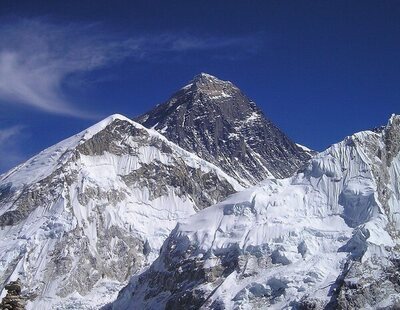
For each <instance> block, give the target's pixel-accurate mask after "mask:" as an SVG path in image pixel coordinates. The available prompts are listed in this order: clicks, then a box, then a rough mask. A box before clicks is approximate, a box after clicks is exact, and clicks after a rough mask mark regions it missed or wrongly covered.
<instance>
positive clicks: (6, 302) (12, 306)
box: [0, 279, 26, 310]
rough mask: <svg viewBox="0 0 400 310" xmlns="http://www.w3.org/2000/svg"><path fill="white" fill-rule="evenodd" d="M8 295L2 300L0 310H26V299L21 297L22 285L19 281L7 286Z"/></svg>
mask: <svg viewBox="0 0 400 310" xmlns="http://www.w3.org/2000/svg"><path fill="white" fill-rule="evenodd" d="M5 289H6V290H7V295H6V296H5V297H4V298H3V299H2V301H1V303H0V309H2V310H23V309H25V303H26V301H25V298H24V296H21V290H22V283H21V281H20V280H19V279H18V280H17V281H12V282H10V283H8V284H6V285H5Z"/></svg>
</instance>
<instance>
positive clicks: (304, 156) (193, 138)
mask: <svg viewBox="0 0 400 310" xmlns="http://www.w3.org/2000/svg"><path fill="white" fill-rule="evenodd" d="M136 121H137V122H139V123H141V124H142V125H144V126H145V127H147V128H153V129H155V130H157V131H158V132H160V133H162V134H163V135H164V136H165V137H167V139H168V140H170V141H172V142H174V143H176V144H178V145H179V146H181V147H182V148H184V149H185V150H187V151H190V152H192V153H195V154H197V155H198V156H199V157H201V158H203V159H205V160H207V161H209V162H211V163H214V164H216V165H217V166H219V167H221V168H222V169H223V170H224V171H225V172H226V173H228V174H229V175H231V176H232V177H234V178H236V179H237V180H238V181H239V182H240V183H241V184H243V185H250V184H253V185H254V184H256V183H257V182H259V181H262V180H264V179H265V178H267V177H277V178H281V177H288V176H290V175H292V174H293V173H294V172H295V171H296V170H297V169H298V168H299V167H300V166H301V165H302V164H304V163H305V162H306V161H307V160H308V159H309V158H310V154H309V152H307V151H305V150H304V149H303V148H301V147H299V146H297V145H296V144H295V143H293V142H292V141H290V140H289V138H287V137H286V136H285V134H284V133H283V132H282V131H280V130H279V129H278V128H277V127H276V126H275V125H274V124H273V123H272V122H271V121H269V120H268V119H266V118H265V117H264V115H263V113H262V111H261V110H260V109H259V108H258V107H257V106H256V104H255V103H254V102H252V101H251V100H249V99H248V98H247V97H246V96H245V95H244V94H243V93H242V92H241V91H240V90H239V89H238V88H237V87H236V86H235V85H233V84H232V83H231V82H226V81H221V80H219V79H217V78H216V77H214V76H211V75H209V74H205V73H202V74H200V75H198V76H196V77H195V78H194V79H193V81H192V82H191V83H190V84H189V85H187V86H185V87H183V88H182V89H181V90H179V91H178V92H177V93H175V94H174V95H173V96H172V97H171V98H170V99H169V100H168V101H167V102H166V103H164V104H162V105H159V106H157V107H156V108H155V109H153V110H152V111H150V112H149V113H146V114H144V115H142V116H140V117H138V118H137V119H136Z"/></svg>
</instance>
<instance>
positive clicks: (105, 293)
mask: <svg viewBox="0 0 400 310" xmlns="http://www.w3.org/2000/svg"><path fill="white" fill-rule="evenodd" d="M241 189H242V187H241V186H240V185H239V184H238V182H236V181H235V180H234V179H233V178H231V177H229V176H228V175H227V174H226V173H224V172H223V171H222V170H221V169H219V168H217V167H216V166H214V165H212V164H210V163H208V162H206V161H204V160H202V159H200V158H198V157H197V156H196V155H193V154H191V153H189V152H187V151H185V150H183V149H181V148H180V147H178V146H176V145H175V144H173V143H171V142H169V141H167V139H165V138H164V137H163V136H161V135H160V134H159V133H157V132H156V131H153V130H149V129H147V128H145V127H143V126H142V125H139V124H137V123H134V122H132V121H130V120H129V119H127V118H125V117H123V116H120V115H113V116H111V117H109V118H107V119H105V120H104V121H102V122H100V123H98V124H96V125H94V126H93V127H91V128H89V129H88V130H86V131H84V132H81V133H79V134H77V135H75V136H73V137H71V138H69V139H67V140H64V141H62V142H60V143H59V144H57V145H55V146H53V147H50V148H48V149H46V150H44V151H43V152H41V153H40V154H38V155H37V156H35V157H33V158H32V159H30V160H28V161H27V162H26V163H24V164H22V165H20V166H18V167H17V168H15V169H13V170H11V171H9V172H8V173H6V174H4V175H2V176H0V290H2V291H3V292H2V297H4V295H5V291H4V286H5V284H6V283H8V282H10V281H13V280H17V278H20V280H21V283H22V287H23V293H24V295H25V296H28V298H29V300H30V301H29V303H28V308H35V309H56V308H68V307H73V308H85V307H89V305H90V304H92V305H93V306H96V305H97V306H98V305H101V304H104V303H105V302H108V301H109V300H110V298H113V297H112V293H113V292H114V293H115V292H117V291H118V289H119V288H120V287H121V285H122V284H124V283H126V282H125V281H126V280H127V279H128V278H129V277H130V276H131V275H132V273H135V272H137V271H138V270H140V269H141V268H143V266H145V265H146V264H148V263H150V262H152V261H153V260H154V258H155V257H156V255H157V254H158V251H159V248H160V246H161V245H162V243H163V241H164V239H165V238H166V237H167V236H168V234H169V233H170V231H171V230H172V229H173V227H174V226H175V224H176V221H177V220H179V219H183V218H186V217H188V216H189V215H192V214H194V213H195V212H196V211H197V210H199V209H202V208H204V207H207V206H209V205H211V204H213V203H216V202H218V201H219V200H221V199H222V198H225V197H226V196H228V195H229V194H231V193H233V192H235V191H237V190H241Z"/></svg>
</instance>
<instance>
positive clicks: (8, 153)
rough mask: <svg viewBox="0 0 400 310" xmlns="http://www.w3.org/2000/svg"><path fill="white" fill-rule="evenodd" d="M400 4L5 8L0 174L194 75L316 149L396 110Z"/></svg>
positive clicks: (0, 10)
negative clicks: (224, 88) (224, 85)
mask: <svg viewBox="0 0 400 310" xmlns="http://www.w3.org/2000/svg"><path fill="white" fill-rule="evenodd" d="M399 16H400V2H399V1H394V0H393V1H385V0H382V1H340V0H336V1H323V0H321V1H303V0H301V1H299V0H293V1H285V0H276V1H265V0H264V1H205V0H204V1H151V0H147V1H112V2H111V1H101V0H100V1H85V0H80V1H44V0H41V1H22V0H21V1H9V0H3V1H1V3H0V172H2V171H5V170H6V169H9V168H11V167H12V166H14V165H16V164H17V163H19V162H21V161H23V160H25V159H27V158H28V157H30V156H32V155H34V154H35V153H37V152H39V151H40V150H42V149H43V148H45V147H47V146H50V145H52V144H54V143H56V142H58V141H60V140H62V139H64V138H66V137H68V136H71V135H73V134H75V133H77V132H79V131H81V130H83V129H85V128H86V127H88V126H90V125H91V124H93V123H95V122H96V121H98V120H100V119H102V118H104V117H106V116H107V115H109V114H113V113H121V114H124V115H126V116H131V117H134V116H136V115H139V114H141V113H143V112H146V111H148V110H149V109H151V108H152V107H153V106H154V105H156V104H158V103H161V102H163V101H165V100H166V99H168V97H169V96H170V95H171V94H172V93H173V92H174V91H176V90H177V89H178V88H180V87H181V86H183V85H185V84H186V83H187V82H188V81H189V80H190V79H191V78H192V77H193V76H194V75H196V74H198V73H199V72H207V73H210V74H213V75H215V76H217V77H219V78H221V79H225V80H230V81H232V82H234V83H235V84H236V85H237V86H239V87H240V88H241V89H242V90H243V91H244V92H245V93H246V94H247V95H248V96H249V97H250V98H251V99H253V100H254V101H255V102H256V103H257V104H258V105H259V106H260V107H261V108H262V109H263V111H264V112H265V114H266V115H267V117H269V118H270V119H271V120H272V121H273V122H275V123H276V124H277V125H278V126H279V127H280V128H281V129H282V130H284V131H285V132H286V133H287V134H288V135H289V136H290V137H291V138H292V139H293V140H295V141H296V142H299V143H301V144H304V145H306V146H308V147H310V148H313V149H316V150H323V149H324V148H326V147H328V146H329V145H330V144H332V143H335V142H337V141H340V140H342V139H343V138H344V137H345V136H346V135H349V134H351V133H353V132H356V131H359V130H363V129H368V128H371V127H374V126H379V125H382V124H385V123H386V122H387V119H388V118H389V116H390V114H391V113H400V111H399V110H400V109H399V107H400V88H399V81H400V76H399V75H400V18H399Z"/></svg>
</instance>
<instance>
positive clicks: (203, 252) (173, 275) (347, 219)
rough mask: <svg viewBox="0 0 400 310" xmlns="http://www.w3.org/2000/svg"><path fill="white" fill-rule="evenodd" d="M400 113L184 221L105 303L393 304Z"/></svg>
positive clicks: (399, 230)
mask: <svg viewBox="0 0 400 310" xmlns="http://www.w3.org/2000/svg"><path fill="white" fill-rule="evenodd" d="M399 180H400V116H398V115H393V116H392V117H391V118H390V120H389V122H388V124H387V125H386V126H385V129H384V130H383V131H382V132H381V133H377V132H373V131H364V132H359V133H356V134H354V135H352V136H349V137H347V138H345V139H344V140H343V141H342V142H339V143H337V144H334V145H332V146H331V147H330V148H328V149H327V150H325V151H323V152H321V153H319V154H317V155H316V156H315V157H313V158H312V159H311V160H310V161H309V163H308V164H307V165H306V166H304V168H303V169H301V170H300V171H299V172H298V173H297V174H295V175H294V176H293V177H291V178H287V179H282V180H278V179H269V180H265V181H264V182H262V183H260V184H259V185H257V186H254V187H252V188H249V189H246V190H244V191H242V192H239V193H237V194H234V195H232V196H230V197H229V198H227V199H226V200H225V201H223V202H221V203H219V204H216V205H214V206H212V207H209V208H207V209H205V210H203V211H201V212H199V213H197V214H196V215H194V216H192V217H190V218H189V219H187V220H184V221H181V222H180V223H178V225H177V226H176V227H175V229H174V230H173V231H172V232H171V234H170V236H169V237H168V238H167V239H166V241H165V242H164V245H163V247H162V248H161V252H160V256H159V257H158V258H157V260H156V261H155V262H154V263H153V264H152V265H151V267H150V268H149V269H148V270H147V271H145V272H144V273H142V274H140V275H138V276H136V277H133V278H132V279H131V281H130V284H129V285H128V286H126V287H125V288H124V290H122V291H121V292H120V294H119V298H118V299H117V300H116V301H115V302H114V303H113V304H111V305H109V306H108V307H105V309H128V308H129V307H130V306H132V305H134V306H135V307H143V308H149V309H153V308H154V307H156V308H157V307H158V308H165V309H200V308H201V309H203V308H207V309H221V308H222V309H223V308H228V309H236V308H240V309H254V308H258V309H269V308H274V309H282V308H292V309H299V308H300V309H303V308H306V309H310V308H311V309H338V308H340V309H361V308H363V309H366V308H367V309H370V308H373V309H376V308H382V309H392V308H395V307H397V306H398V302H399V296H400V285H399V279H400V275H399V272H398V266H399V260H400V247H399V244H400V218H399V216H398V213H399V211H400V194H399V192H400V191H399Z"/></svg>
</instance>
